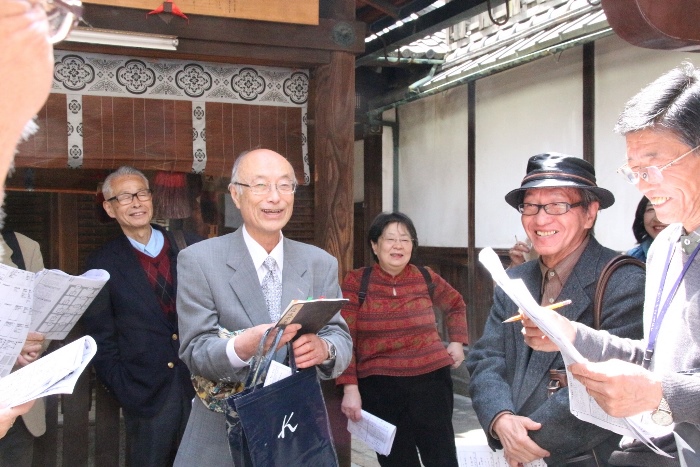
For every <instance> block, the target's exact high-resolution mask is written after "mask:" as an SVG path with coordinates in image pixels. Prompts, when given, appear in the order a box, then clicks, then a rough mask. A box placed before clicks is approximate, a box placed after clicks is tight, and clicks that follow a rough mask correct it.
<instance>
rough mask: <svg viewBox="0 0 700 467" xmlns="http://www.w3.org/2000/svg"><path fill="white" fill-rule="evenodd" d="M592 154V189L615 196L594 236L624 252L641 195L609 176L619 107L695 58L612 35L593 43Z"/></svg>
mask: <svg viewBox="0 0 700 467" xmlns="http://www.w3.org/2000/svg"><path fill="white" fill-rule="evenodd" d="M595 50H596V54H595V63H596V66H595V79H596V99H595V109H596V118H595V151H596V156H595V160H596V174H597V177H598V184H599V185H600V186H604V187H605V188H607V189H609V190H610V191H612V192H613V193H614V194H615V204H614V205H613V206H611V207H610V208H609V209H606V210H605V211H602V212H601V214H600V216H599V218H598V224H597V225H596V237H597V238H598V239H599V240H600V242H601V243H602V244H603V245H606V246H608V247H610V248H613V249H615V250H619V251H625V250H627V249H629V248H631V247H632V246H633V245H634V244H635V239H634V235H632V221H633V220H634V211H635V209H636V207H637V203H639V200H640V199H641V194H640V193H639V191H637V189H636V188H635V187H634V186H633V185H630V184H629V183H627V182H625V181H624V180H623V179H622V177H620V176H619V175H617V174H616V173H615V171H616V170H617V168H618V167H619V166H621V165H622V164H624V163H625V139H624V138H623V137H622V136H620V135H618V134H616V133H614V132H613V127H614V126H615V122H616V121H617V118H618V116H619V114H620V112H622V110H623V108H624V105H625V102H627V100H628V99H629V98H631V97H632V96H633V95H634V94H636V93H637V92H638V91H639V90H640V89H641V88H643V87H644V86H645V85H647V84H648V83H650V82H651V81H653V80H655V79H656V78H658V77H659V76H661V75H662V74H663V73H665V72H666V71H668V70H670V69H671V68H673V67H675V66H678V65H679V64H680V63H681V62H682V61H684V60H687V61H690V62H691V63H694V64H695V65H696V66H699V65H700V57H699V56H698V54H693V53H687V52H669V51H665V50H651V49H642V48H639V47H634V46H632V45H630V44H628V43H626V42H625V41H623V40H622V39H620V38H618V37H617V36H611V37H607V38H604V39H601V40H599V41H597V42H596V44H595Z"/></svg>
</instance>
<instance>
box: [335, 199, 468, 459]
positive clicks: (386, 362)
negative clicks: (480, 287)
mask: <svg viewBox="0 0 700 467" xmlns="http://www.w3.org/2000/svg"><path fill="white" fill-rule="evenodd" d="M368 237H369V245H370V246H371V247H372V252H373V256H374V260H375V261H376V262H377V264H375V265H374V266H371V267H370V268H360V269H356V270H354V271H351V272H350V273H349V274H348V276H347V277H346V278H345V281H344V282H343V295H344V297H345V298H347V299H349V300H350V302H349V303H348V304H347V305H346V306H345V308H343V311H342V315H343V318H345V321H347V323H348V327H349V328H350V335H351V336H352V341H353V357H352V360H351V362H350V366H349V367H348V368H347V370H345V372H344V373H343V374H342V375H341V376H340V377H339V378H338V379H337V380H336V383H337V384H339V385H344V396H343V403H342V410H343V413H344V414H345V415H346V416H347V417H348V418H349V419H351V420H354V421H358V420H360V418H361V417H362V415H361V410H366V411H367V412H369V413H371V414H374V415H376V416H378V417H379V418H381V419H384V420H386V421H388V422H389V423H391V424H393V425H396V437H395V439H394V444H393V447H392V449H391V453H390V454H389V455H388V456H383V455H380V454H377V459H378V460H379V464H380V465H382V467H386V466H396V467H413V466H415V467H420V465H421V461H422V463H423V465H425V466H426V467H429V466H450V467H452V466H454V467H456V466H457V453H456V449H455V442H454V430H453V428H452V406H453V394H452V379H451V377H450V368H457V367H458V366H459V365H460V364H461V363H462V361H464V347H463V345H464V344H466V343H467V318H466V305H465V303H464V300H463V298H462V296H461V295H460V294H459V292H457V291H456V290H455V289H454V288H452V286H450V285H449V284H448V283H447V282H446V281H445V280H444V279H443V278H442V277H440V276H439V275H437V274H435V273H434V272H433V271H430V270H428V269H426V268H419V267H418V266H416V265H414V264H412V262H411V260H412V254H413V251H414V250H415V249H416V248H417V247H418V240H417V235H416V229H415V227H414V226H413V222H412V221H411V219H410V218H409V217H408V216H406V215H405V214H402V213H400V212H393V213H382V214H379V215H378V216H377V217H376V218H375V219H374V221H373V222H372V225H371V226H370V228H369V234H368ZM363 277H364V280H363ZM363 282H364V285H363ZM431 297H432V299H431ZM433 306H435V307H436V308H437V309H440V310H441V312H442V313H443V315H444V320H445V323H446V324H447V330H448V334H449V335H448V336H445V337H448V338H449V344H448V345H447V348H445V346H444V344H443V343H442V340H441V339H440V335H439V334H438V331H437V326H436V323H435V314H434V312H433ZM418 452H420V460H419V458H418Z"/></svg>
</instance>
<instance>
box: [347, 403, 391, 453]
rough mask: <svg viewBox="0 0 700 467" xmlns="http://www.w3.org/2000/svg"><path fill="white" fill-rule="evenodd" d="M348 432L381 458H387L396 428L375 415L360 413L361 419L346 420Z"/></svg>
mask: <svg viewBox="0 0 700 467" xmlns="http://www.w3.org/2000/svg"><path fill="white" fill-rule="evenodd" d="M348 431H349V432H350V433H352V434H353V435H355V436H356V437H357V438H359V439H361V440H362V441H364V442H365V444H367V446H369V447H371V448H372V449H374V450H375V451H376V452H378V453H379V454H381V455H383V456H388V455H389V453H390V452H391V446H392V445H393V444H394V437H395V436H396V427H395V426H394V425H392V424H391V423H389V422H387V421H385V420H382V419H381V418H379V417H377V416H376V415H372V414H371V413H369V412H365V411H364V410H363V411H362V419H361V420H360V421H359V422H353V421H352V420H350V419H348Z"/></svg>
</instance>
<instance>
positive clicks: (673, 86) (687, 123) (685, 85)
mask: <svg viewBox="0 0 700 467" xmlns="http://www.w3.org/2000/svg"><path fill="white" fill-rule="evenodd" d="M645 129H653V130H666V131H670V132H672V133H673V134H675V135H676V136H677V137H678V139H679V140H680V141H681V142H683V143H684V144H686V145H687V146H689V147H691V148H694V147H696V146H699V145H700V69H696V68H695V67H694V66H693V64H691V63H688V62H683V63H681V65H680V66H678V67H676V68H674V69H672V70H671V71H669V72H667V73H665V74H663V75H662V76H660V77H659V78H657V79H656V80H654V81H653V82H652V83H651V84H649V85H647V86H646V87H645V88H644V89H642V90H641V91H639V92H638V93H637V94H636V95H635V96H634V97H632V99H630V100H629V101H628V102H627V104H626V105H625V109H624V110H623V111H622V113H621V114H620V117H619V118H618V120H617V124H616V125H615V131H616V132H617V133H619V134H621V135H623V136H625V135H627V134H629V133H633V132H636V131H640V130H645Z"/></svg>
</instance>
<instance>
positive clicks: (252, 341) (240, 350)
mask: <svg viewBox="0 0 700 467" xmlns="http://www.w3.org/2000/svg"><path fill="white" fill-rule="evenodd" d="M271 327H274V324H273V323H269V324H259V325H257V326H253V327H252V328H248V329H246V330H245V331H243V332H242V333H240V334H239V335H237V336H236V339H235V340H234V341H233V349H234V351H235V352H236V355H238V358H240V359H241V360H243V361H246V360H249V359H250V358H251V357H252V356H254V355H255V354H256V352H257V351H258V345H259V344H260V340H261V339H262V337H263V334H265V331H267V330H268V329H270V328H271ZM299 329H301V324H290V325H288V326H286V327H285V328H284V332H283V334H282V339H280V343H279V345H278V346H277V348H278V349H279V348H280V347H282V346H283V345H284V344H286V343H287V342H289V341H290V340H292V338H293V337H294V336H295V335H296V333H297V331H299ZM273 342H274V333H270V335H269V336H267V341H266V342H265V344H264V346H263V348H264V349H265V350H267V349H269V348H270V346H271V345H272V343H273Z"/></svg>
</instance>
